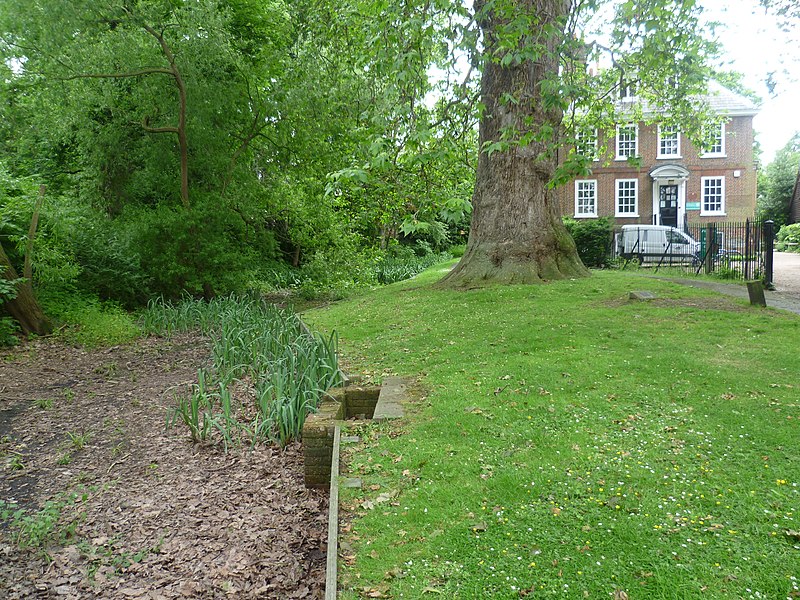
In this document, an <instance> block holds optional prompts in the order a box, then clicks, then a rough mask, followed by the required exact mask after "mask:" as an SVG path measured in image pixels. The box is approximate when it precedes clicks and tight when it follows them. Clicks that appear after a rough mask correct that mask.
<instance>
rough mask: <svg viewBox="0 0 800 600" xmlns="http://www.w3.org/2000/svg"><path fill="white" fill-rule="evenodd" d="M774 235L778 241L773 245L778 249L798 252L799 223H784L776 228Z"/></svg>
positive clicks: (799, 240)
mask: <svg viewBox="0 0 800 600" xmlns="http://www.w3.org/2000/svg"><path fill="white" fill-rule="evenodd" d="M776 237H777V240H778V243H777V244H776V245H775V246H776V248H777V249H778V250H780V251H786V250H789V251H791V252H800V223H792V224H791V225H784V226H783V227H781V228H780V229H779V230H778V235H777V236H776Z"/></svg>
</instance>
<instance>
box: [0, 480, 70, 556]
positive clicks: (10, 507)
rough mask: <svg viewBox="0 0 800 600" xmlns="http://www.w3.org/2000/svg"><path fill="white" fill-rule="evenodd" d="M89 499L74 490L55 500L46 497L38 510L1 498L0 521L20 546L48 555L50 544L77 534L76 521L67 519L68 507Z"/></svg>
mask: <svg viewBox="0 0 800 600" xmlns="http://www.w3.org/2000/svg"><path fill="white" fill-rule="evenodd" d="M79 499H80V500H83V501H85V500H86V495H85V494H83V495H80V494H77V493H75V492H73V493H71V494H66V493H64V494H61V495H60V496H58V497H57V498H56V499H54V500H47V501H46V502H45V503H44V505H43V506H42V508H41V509H39V510H38V511H27V510H25V509H22V508H17V505H16V504H14V503H13V502H7V501H5V500H0V521H2V522H5V523H7V524H8V527H9V529H10V532H11V535H10V539H11V541H12V542H13V543H15V544H17V545H18V546H19V547H20V548H23V549H25V548H33V549H37V550H39V551H40V552H41V553H42V554H43V555H44V556H45V557H47V558H49V557H48V547H49V546H50V545H51V544H54V543H63V542H64V541H65V540H67V539H68V538H70V537H71V536H73V535H74V533H75V527H76V522H75V521H74V520H66V521H65V518H64V513H65V510H66V509H67V508H69V507H70V506H72V505H73V504H75V502H76V501H78V500H79Z"/></svg>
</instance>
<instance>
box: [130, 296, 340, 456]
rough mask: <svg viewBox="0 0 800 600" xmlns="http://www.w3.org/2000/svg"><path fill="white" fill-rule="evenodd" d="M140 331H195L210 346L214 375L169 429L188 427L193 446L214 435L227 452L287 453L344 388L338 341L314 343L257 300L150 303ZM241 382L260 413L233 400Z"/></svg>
mask: <svg viewBox="0 0 800 600" xmlns="http://www.w3.org/2000/svg"><path fill="white" fill-rule="evenodd" d="M142 325H143V327H144V329H145V330H146V331H147V332H149V333H155V334H162V335H170V334H172V333H174V332H177V331H188V330H195V329H196V330H199V331H201V332H203V333H205V334H207V335H209V336H210V337H211V338H212V360H213V364H214V367H213V371H206V370H200V371H199V372H198V381H197V383H196V384H193V385H192V388H191V390H190V392H189V395H188V396H178V398H177V402H178V406H177V408H176V409H175V410H174V411H172V413H171V414H170V415H169V416H168V419H167V424H168V426H171V425H173V424H174V423H176V422H178V421H181V422H183V423H184V425H186V426H187V427H188V428H189V432H190V435H191V437H192V440H193V441H203V440H207V439H210V438H211V437H212V434H213V433H214V432H215V431H216V432H217V433H218V435H220V437H221V441H222V443H223V444H224V446H225V448H226V449H227V448H228V446H230V445H232V444H237V443H239V442H241V441H247V442H248V443H250V444H252V445H255V444H256V443H258V442H260V441H264V440H273V441H275V442H277V443H279V444H280V445H282V446H285V445H286V444H288V443H289V442H290V441H292V440H294V439H298V438H299V437H300V434H301V432H302V429H303V424H304V423H305V419H306V415H308V413H309V412H313V411H314V410H316V408H317V406H318V404H319V400H320V397H321V395H322V393H323V392H325V391H326V390H327V389H329V388H331V387H334V386H336V385H338V384H339V383H340V382H341V374H340V372H339V367H338V355H337V337H336V335H335V333H334V334H332V335H331V336H330V337H323V336H320V335H314V334H312V333H310V332H309V331H308V330H307V329H306V328H305V326H304V325H303V323H302V321H300V318H299V317H298V316H297V315H295V314H294V313H292V312H289V311H285V310H282V309H279V308H277V307H275V306H273V305H270V304H266V303H265V302H264V301H262V300H260V299H258V298H256V297H243V296H239V297H236V296H230V297H227V298H217V299H214V300H212V301H210V302H204V301H198V300H189V299H185V300H183V301H182V302H180V303H178V304H171V303H168V302H164V301H163V300H162V301H158V302H151V303H150V304H149V305H148V308H147V310H146V311H145V312H144V313H143V315H142ZM237 379H239V380H242V379H247V380H248V381H250V382H252V386H253V392H254V394H255V406H253V404H252V401H249V402H248V400H247V399H245V400H242V399H234V398H233V397H232V396H231V394H230V390H229V385H230V384H231V383H232V382H233V381H234V380H237ZM254 410H255V417H253V416H252V415H253V412H254Z"/></svg>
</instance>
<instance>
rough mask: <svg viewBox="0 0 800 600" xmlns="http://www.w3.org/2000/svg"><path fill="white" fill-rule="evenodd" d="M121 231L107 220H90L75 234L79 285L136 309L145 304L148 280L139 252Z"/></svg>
mask: <svg viewBox="0 0 800 600" xmlns="http://www.w3.org/2000/svg"><path fill="white" fill-rule="evenodd" d="M119 229H121V228H120V227H119V224H118V223H116V222H113V221H111V220H108V219H104V220H98V219H87V220H86V221H85V223H84V226H83V227H81V228H79V229H78V230H77V231H76V232H75V258H76V260H77V262H78V264H79V265H80V267H81V274H80V276H79V277H78V280H77V282H76V284H77V285H78V286H79V287H80V289H81V290H84V291H86V292H89V293H91V294H96V295H97V296H99V297H100V298H101V299H103V300H113V301H116V302H119V303H120V304H122V305H123V306H125V307H127V308H134V307H136V306H140V305H142V304H144V303H145V302H146V300H147V298H148V295H149V281H148V277H147V276H146V275H145V273H144V271H143V270H142V265H141V257H140V255H139V252H138V250H137V249H136V248H135V247H134V244H133V243H132V240H130V239H128V236H127V235H126V234H125V232H123V231H117V230H119Z"/></svg>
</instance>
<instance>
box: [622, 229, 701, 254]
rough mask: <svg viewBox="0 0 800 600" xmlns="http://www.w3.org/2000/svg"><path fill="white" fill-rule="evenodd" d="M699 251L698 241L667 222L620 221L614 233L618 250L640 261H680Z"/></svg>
mask: <svg viewBox="0 0 800 600" xmlns="http://www.w3.org/2000/svg"><path fill="white" fill-rule="evenodd" d="M699 252H700V242H698V241H695V240H694V239H693V238H692V237H691V236H689V235H687V234H685V233H684V232H682V231H681V230H680V229H676V228H675V227H668V226H666V225H623V226H622V232H621V233H619V234H618V235H617V253H618V254H619V255H620V256H622V257H623V258H626V259H632V258H636V259H638V260H639V261H640V262H660V261H661V260H662V259H663V260H667V261H669V262H675V261H676V260H678V261H681V262H682V261H684V260H692V259H693V258H695V257H696V256H697V255H698V253H699Z"/></svg>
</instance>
